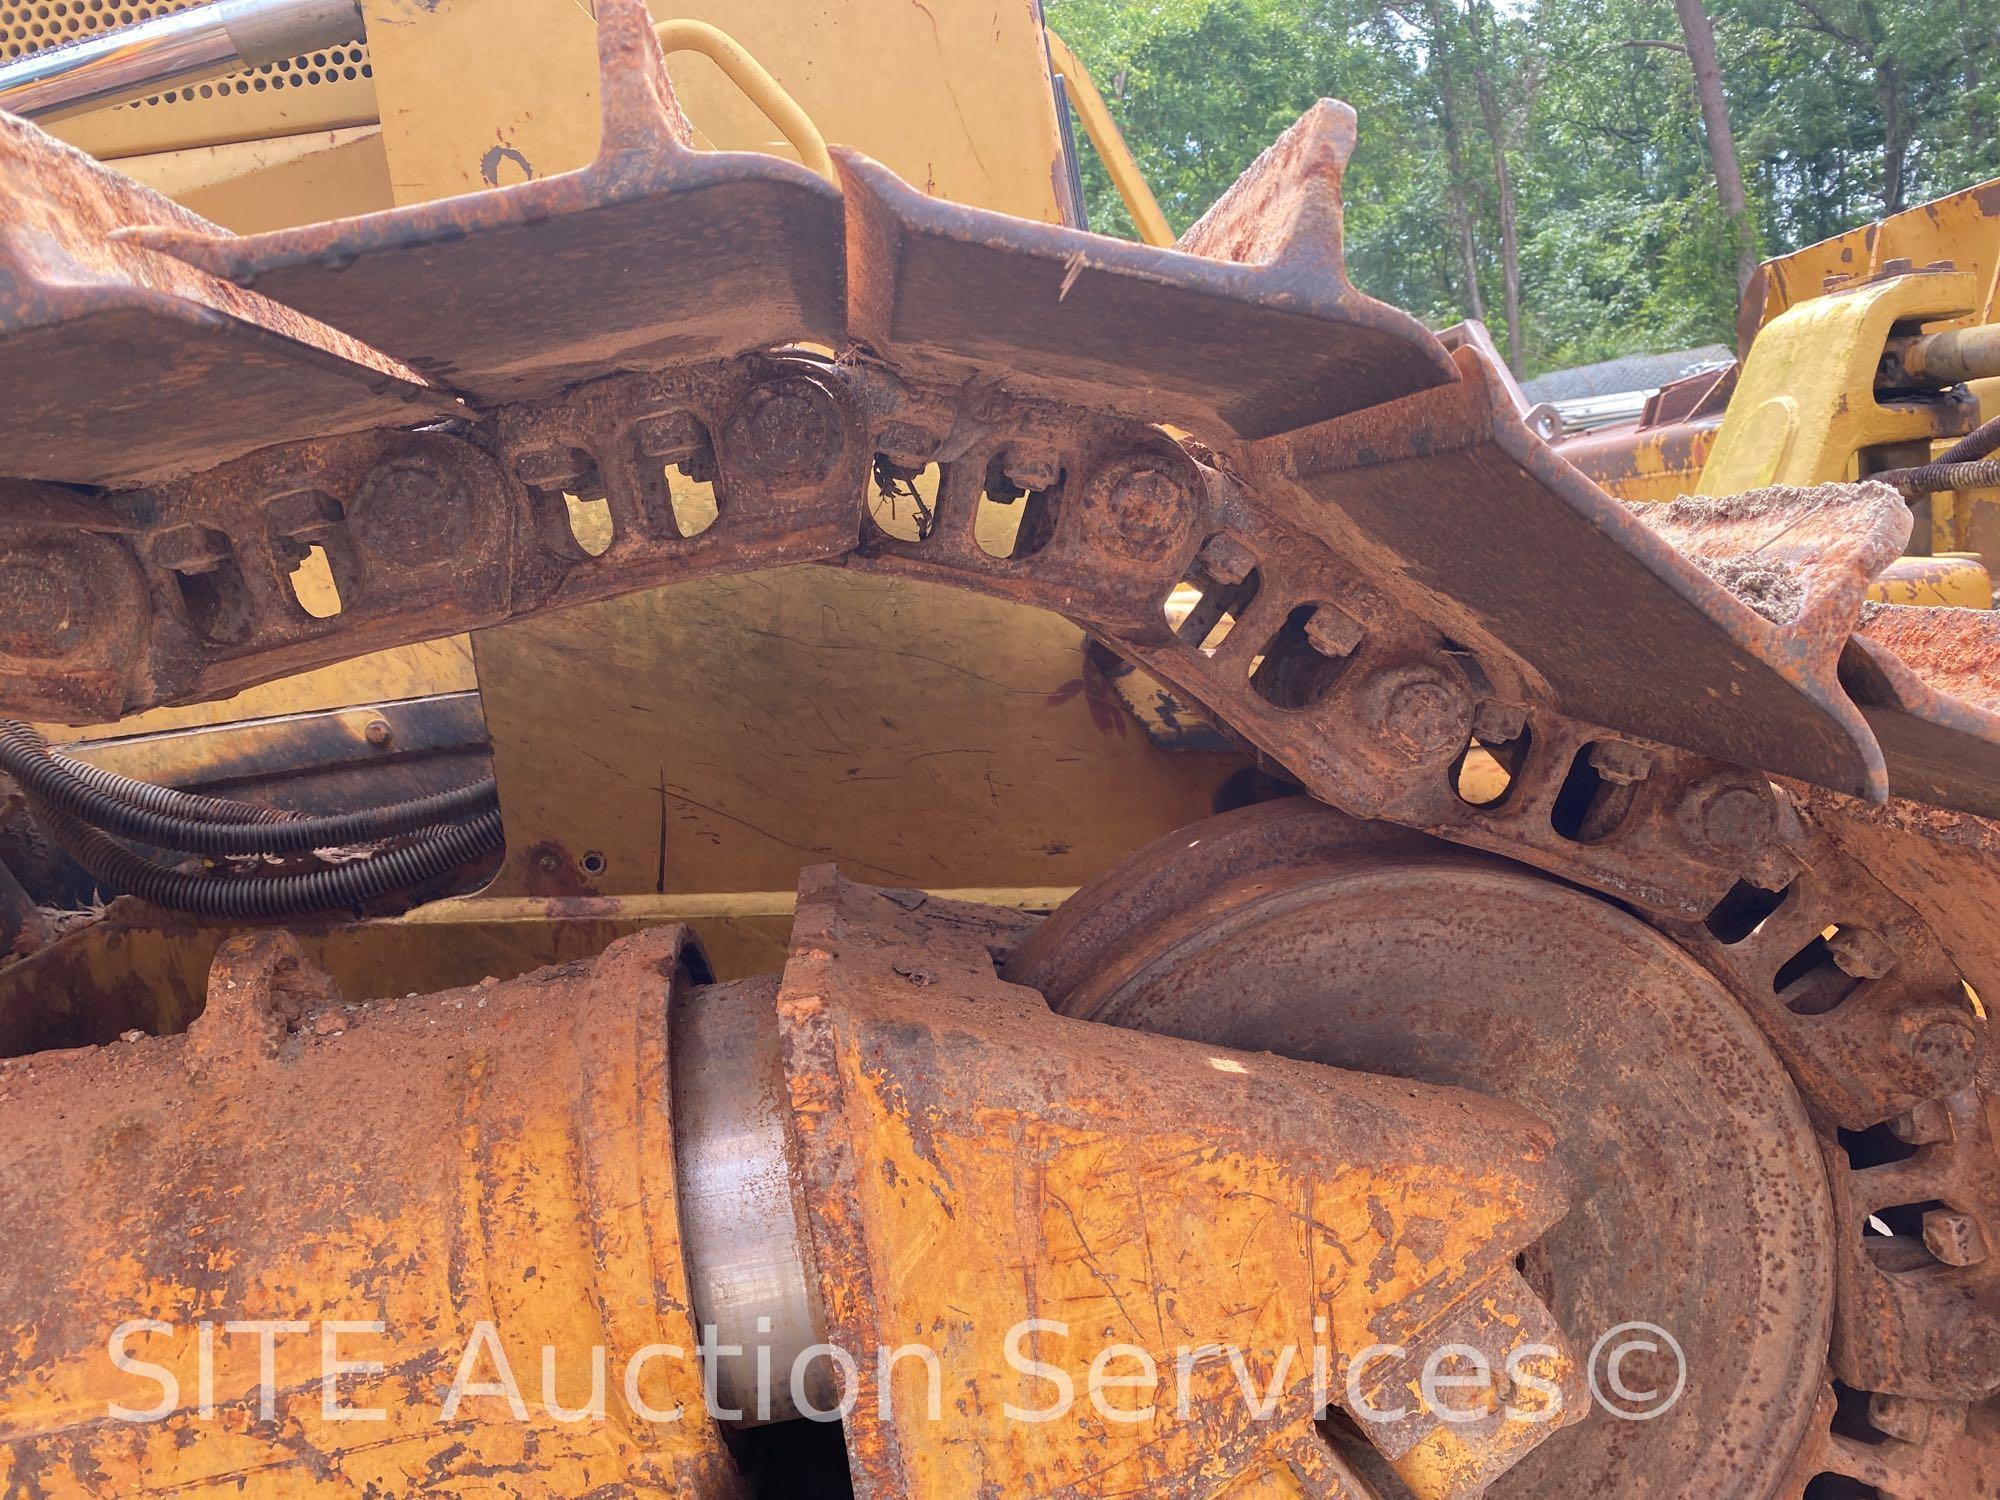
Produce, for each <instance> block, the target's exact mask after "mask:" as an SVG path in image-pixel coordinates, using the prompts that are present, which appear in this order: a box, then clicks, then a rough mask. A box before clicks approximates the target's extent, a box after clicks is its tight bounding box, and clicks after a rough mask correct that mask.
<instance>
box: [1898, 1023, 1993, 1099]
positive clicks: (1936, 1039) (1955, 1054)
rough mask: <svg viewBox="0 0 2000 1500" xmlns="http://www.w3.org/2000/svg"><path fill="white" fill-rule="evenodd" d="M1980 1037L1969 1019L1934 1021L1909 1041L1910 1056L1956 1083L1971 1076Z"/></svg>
mask: <svg viewBox="0 0 2000 1500" xmlns="http://www.w3.org/2000/svg"><path fill="white" fill-rule="evenodd" d="M1978 1050H1979V1037H1978V1035H1977V1034H1976V1033H1975V1032H1974V1031H1973V1029H1972V1026H1971V1024H1970V1023H1969V1022H1966V1021H1961V1020H1948V1021H1933V1022H1931V1024H1930V1025H1928V1026H1926V1027H1925V1028H1924V1029H1923V1030H1922V1031H1920V1032H1918V1033H1917V1038H1916V1040H1915V1041H1914V1042H1912V1043H1911V1044H1910V1056H1911V1057H1912V1058H1913V1059H1914V1060H1915V1061H1916V1062H1917V1064H1918V1065H1919V1066H1920V1067H1922V1068H1924V1069H1925V1070H1926V1071H1928V1072H1929V1073H1931V1074H1932V1075H1934V1076H1935V1077H1937V1078H1940V1079H1943V1080H1945V1081H1946V1082H1947V1083H1949V1084H1950V1085H1952V1086H1954V1087H1955V1086H1957V1085H1958V1084H1959V1083H1962V1082H1963V1081H1965V1080H1966V1079H1967V1078H1969V1077H1971V1075H1972V1061H1973V1054H1974V1053H1976V1052H1977V1051H1978Z"/></svg>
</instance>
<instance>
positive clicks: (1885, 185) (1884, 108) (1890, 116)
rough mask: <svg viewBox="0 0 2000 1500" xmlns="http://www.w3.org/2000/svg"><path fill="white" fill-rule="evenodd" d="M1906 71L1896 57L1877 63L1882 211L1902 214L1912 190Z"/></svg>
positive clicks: (1883, 58) (1876, 85)
mask: <svg viewBox="0 0 2000 1500" xmlns="http://www.w3.org/2000/svg"><path fill="white" fill-rule="evenodd" d="M1902 81H1903V79H1902V72H1901V70H1900V69H1898V68H1897V66H1896V59H1895V58H1893V57H1880V56H1879V54H1878V58H1877V61H1876V63H1875V105H1876V108H1877V109H1879V110H1880V111H1881V112H1882V212H1883V213H1885V214H1893V213H1901V212H1902V211H1903V209H1904V208H1905V207H1906V206H1907V205H1905V203H1904V202H1903V198H1904V195H1905V194H1906V193H1908V191H1909V184H1908V182H1907V181H1906V178H1907V177H1908V167H1909V160H1910V141H1909V126H1908V124H1907V122H1906V121H1905V120H1904V118H1903V89H1902Z"/></svg>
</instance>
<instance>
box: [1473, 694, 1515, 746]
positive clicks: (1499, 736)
mask: <svg viewBox="0 0 2000 1500" xmlns="http://www.w3.org/2000/svg"><path fill="white" fill-rule="evenodd" d="M1527 727H1528V706H1527V705H1526V704H1525V703H1502V702H1501V701H1500V700H1499V699H1497V698H1484V699H1481V700H1480V704H1479V707H1477V708H1475V709H1474V710H1473V711H1472V734H1473V738H1475V739H1477V740H1478V741H1479V742H1480V743H1481V744H1482V745H1505V744H1507V743H1509V742H1510V741H1513V740H1518V739H1519V738H1520V737H1521V735H1522V732H1523V731H1524V730H1526V729H1527Z"/></svg>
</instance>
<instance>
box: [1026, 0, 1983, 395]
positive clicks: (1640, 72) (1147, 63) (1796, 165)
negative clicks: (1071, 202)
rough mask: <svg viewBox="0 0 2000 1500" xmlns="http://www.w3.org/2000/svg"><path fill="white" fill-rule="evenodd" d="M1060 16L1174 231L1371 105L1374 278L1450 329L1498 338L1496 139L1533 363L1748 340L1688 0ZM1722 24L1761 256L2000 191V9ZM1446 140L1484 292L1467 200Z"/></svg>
mask: <svg viewBox="0 0 2000 1500" xmlns="http://www.w3.org/2000/svg"><path fill="white" fill-rule="evenodd" d="M1046 8H1047V13H1048V17H1049V23H1050V24H1051V25H1052V26H1054V27H1055V28H1056V30H1058V31H1060V32H1061V33H1062V34H1063V36H1064V38H1065V39H1066V40H1067V41H1068V42H1069V43H1070V45H1071V46H1072V47H1073V48H1074V49H1075V50H1076V51H1077V53H1078V55H1079V56H1081V57H1082V58H1083V60H1084V62H1085V63H1086V64H1087V65H1088V66H1089V67H1090V69H1091V71H1092V73H1093V74H1094V76H1095V77H1096V79H1097V82H1098V86H1099V87H1100V88H1101V89H1102V90H1103V92H1104V95H1105V97H1106V99H1107V100H1108V101H1109V102H1110V105H1111V109H1112V112H1113V113H1114V114H1115V115H1116V116H1117V117H1118V119H1119V122H1120V125H1121V128H1122V129H1123V130H1124V132H1125V135H1126V139H1127V141H1128V142H1129V144H1130V145H1131V147H1132V150H1133V154H1134V155H1135V156H1136V157H1137V158H1138V161H1139V164H1140V166H1141V167H1142V168H1143V169H1144V171H1145V173H1146V177H1147V180H1148V181H1149V182H1151V183H1152V185H1153V189H1154V192H1155V193H1156V194H1157V195H1158V197H1159V199H1160V204H1161V207H1162V208H1163V209H1165V211H1166V214H1167V217H1168V219H1169V220H1170V221H1171V222H1172V223H1173V225H1174V227H1175V228H1176V229H1184V228H1186V226H1187V225H1188V224H1190V223H1192V222H1193V221H1194V220H1195V219H1196V218H1197V217H1199V216H1200V214H1201V212H1202V210H1204V209H1205V208H1206V207H1207V206H1208V205H1209V204H1210V203H1212V202H1213V201H1214V200H1215V198H1216V197H1217V196H1218V195H1219V194H1220V193H1221V192H1222V191H1223V189H1225V188H1226V187H1228V185H1229V184H1230V183H1231V182H1232V181H1234V180H1235V178H1236V175H1237V174H1238V173H1239V172H1241V171H1242V170H1243V168H1244V167H1245V166H1247V165H1248V164H1249V163H1250V162H1251V161H1252V160H1253V159H1254V158H1255V157H1256V155H1257V153H1258V152H1259V151H1260V150H1262V149H1263V148H1264V147H1265V146H1267V145H1269V144H1270V142H1271V141H1272V139H1273V138H1274V137H1276V136H1277V134H1278V133H1279V132H1280V131H1281V130H1283V129H1284V127H1285V126H1286V125H1288V124H1290V123H1291V121H1292V120H1294V119H1295V118H1297V116H1298V115H1299V114H1300V113H1301V112H1302V111H1303V110H1304V109H1305V108H1306V106H1307V105H1309V104H1310V103H1311V102H1312V101H1313V100H1314V99H1317V98H1320V97H1333V98H1339V99H1344V100H1346V101H1347V102H1348V103H1349V104H1351V105H1353V106H1354V108H1355V109H1356V111H1357V112H1358V113H1359V114H1360V117H1361V140H1360V144H1359V146H1358V147H1357V149H1356V151H1355V155H1354V160H1353V162H1352V164H1351V165H1350V167H1349V170H1348V176H1347V251H1348V263H1349V268H1350V270H1351V272H1352V274H1353V276H1354V280H1355V282H1356V283H1357V284H1358V285H1359V286H1361V287H1362V288H1363V289H1364V290H1366V291H1368V292H1370V293H1372V294H1373V295H1375V296H1377V297H1381V298H1383V299H1384V300H1386V301H1389V302H1393V303H1395V304H1396V305H1397V306H1400V307H1404V308H1407V309H1409V310H1410V311H1412V312H1414V313H1417V314H1418V315H1420V316H1422V317H1424V318H1427V319H1429V320H1431V321H1432V322H1434V323H1439V324H1442V323H1448V322H1452V321H1455V320H1457V319H1458V318H1460V317H1463V316H1466V315H1467V314H1468V313H1469V312H1470V311H1471V310H1472V308H1473V307H1474V306H1478V307H1480V308H1482V309H1483V310H1484V312H1485V315H1486V318H1487V321H1488V322H1489V323H1491V324H1493V325H1494V327H1495V331H1496V335H1497V334H1498V333H1499V332H1500V331H1501V329H1502V327H1503V324H1504V315H1503V311H1502V309H1503V307H1504V299H1503V297H1502V290H1503V281H1502V267H1501V255H1500V245H1501V226H1500V213H1501V194H1500V193H1499V191H1498V182H1497V173H1496V169H1495V162H1496V155H1497V153H1496V151H1495V142H1494V140H1493V128H1494V127H1495V126H1497V128H1498V129H1499V131H1500V133H1501V134H1502V135H1503V136H1504V137H1505V140H1504V141H1503V142H1502V143H1501V144H1502V145H1503V146H1504V148H1505V150H1506V160H1507V162H1508V164H1509V171H1510V173H1511V176H1512V184H1511V186H1512V192H1513V195H1514V198H1515V200H1516V202H1517V210H1516V217H1517V220H1518V224H1519V240H1520V248H1519V261H1520V283H1521V293H1522V313H1521V321H1522V327H1521V329H1520V333H1521V335H1522V345H1523V348H1524V351H1525V359H1524V363H1525V364H1526V366H1527V371H1526V373H1533V372H1534V371H1536V370H1541V369H1550V368H1557V367H1560V366H1563V365H1568V364H1573V363H1577V362H1581V361H1586V360H1593V359H1608V358H1611V357H1614V356H1616V355H1619V354H1626V353H1633V352H1637V351H1641V350H1647V349H1660V348H1678V347H1684V346H1686V345H1689V344H1695V343H1707V342H1733V337H1734V334H1733V323H1734V315H1735V300H1736V288H1735V269H1734V267H1735V241H1734V240H1733V238H1732V235H1731V230H1730V226H1729V224H1728V222H1727V221H1726V219H1725V218H1724V215H1723V213H1722V210H1721V208H1720V206H1719V204H1718V202H1717V199H1716V192H1715V183H1714V177H1713V175H1712V172H1711V169H1710V163H1709V158H1708V155H1707V148H1706V143H1705V137H1704V135H1703V131H1702V123H1701V113H1700V110H1699V108H1698V106H1697V102H1696V98H1695V94H1694V85H1693V79H1692V74H1691V71H1690V69H1689V65H1688V61H1687V58H1686V56H1685V54H1684V52H1683V51H1681V50H1680V49H1679V44H1680V42H1681V32H1680V27H1679V22H1678V20H1677V18H1676V15H1675V11H1674V6H1673V3H1672V0H1501V3H1500V4H1498V5H1497V6H1496V5H1494V4H1493V3H1492V0H1046ZM1708 10H1709V14H1710V16H1711V18H1712V19H1713V21H1714V25H1715V30H1716V35H1717V44H1718V48H1719V51H1720V54H1721V61H1722V67H1723V82H1724V89H1725V92H1726V94H1727V96H1728V102H1729V109H1730V115H1731V119H1732V123H1733V125H1734V129H1735V133H1736V137H1737V147H1738V152H1739V155H1740V156H1741V159H1742V167H1743V174H1744V178H1745V181H1746V185H1747V188H1748V192H1749V196H1750V199H1751V203H1750V208H1751V213H1752V215H1753V216H1754V219H1755V226H1756V230H1757V236H1758V249H1759V252H1760V253H1761V254H1763V255H1775V254H1782V253H1784V252H1785V251H1788V250H1791V249H1795V248H1797V247H1798V246H1800V245H1804V244H1808V243H1810V242H1812V241H1814V240H1817V239H1822V238H1824V237H1826V236H1827V235H1830V234H1835V233H1838V232H1840V231H1842V230H1844V229H1848V228H1851V227H1853V226H1854V225H1856V224H1859V223H1863V222H1865V221H1867V220H1869V219H1873V218H1877V217H1879V216H1880V215H1882V214H1883V213H1885V212H1893V211H1895V210H1896V209H1900V208H1903V207H1907V206H1909V205H1911V204H1914V203H1920V202H1922V201H1924V200H1925V199H1926V198H1930V197H1935V196H1938V195H1939V194H1942V193H1946V192H1950V191H1952V190H1954V189H1956V188H1960V187H1964V186H1966V185H1968V184H1970V183H1973V182H1976V181H1980V180H1983V179H1985V178H1989V177H1993V176H2000V139H1996V131H1995V129H1994V126H1995V122H1996V120H2000V0H1708ZM1482 17H1487V18H1490V21H1489V20H1486V19H1481V18H1482ZM1481 81H1484V82H1486V83H1488V84H1489V85H1490V87H1491V98H1492V101H1493V102H1494V103H1495V105H1496V109H1495V110H1494V111H1492V112H1491V118H1490V120H1489V117H1488V113H1487V112H1483V111H1482V110H1481V109H1480V108H1479V106H1478V103H1477V98H1478V96H1477V92H1476V87H1475V85H1476V83H1477V82H1481ZM1448 124H1455V127H1456V132H1457V134H1458V137H1459V146H1460V159H1461V167H1460V172H1459V176H1458V183H1459V185H1460V188H1461V191H1462V194H1463V196H1464V199H1465V202H1466V212H1467V218H1468V220H1469V222H1470V227H1471V231H1472V241H1473V257H1472V259H1473V262H1474V264H1476V266H1477V268H1478V271H1477V281H1478V286H1477V289H1476V295H1475V293H1474V288H1472V287H1470V286H1469V285H1468V277H1467V274H1466V260H1465V257H1464V256H1463V254H1462V253H1461V252H1460V250H1459V248H1458V246H1459V243H1460V240H1459V236H1458V232H1457V228H1456V221H1455V220H1454V217H1453V213H1452V208H1451V200H1452V187H1453V177H1452V171H1451V166H1450V161H1449V153H1448V151H1447V138H1446V134H1447V126H1448ZM1082 149H1083V151H1084V154H1085V158H1086V159H1085V163H1084V183H1085V192H1086V198H1087V201H1088V203H1089V208H1090V214H1091V222H1092V224H1093V226H1094V227H1096V228H1098V229H1101V230H1104V231H1105V232H1108V233H1113V234H1127V235H1129V234H1130V233H1131V232H1132V229H1131V224H1130V220H1129V218H1128V217H1127V216H1126V214H1125V211H1124V207H1123V205H1122V204H1120V203H1119V201H1118V196H1117V194H1116V192H1115V191H1113V189H1112V187H1111V183H1110V179H1109V177H1108V176H1106V174H1105V173H1104V170H1103V168H1102V166H1101V165H1100V164H1099V163H1098V162H1097V161H1096V160H1095V158H1094V156H1093V155H1092V154H1091V153H1090V150H1089V147H1088V146H1087V145H1084V146H1083V147H1082Z"/></svg>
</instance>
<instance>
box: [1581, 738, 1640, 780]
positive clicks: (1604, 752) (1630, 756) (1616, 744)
mask: <svg viewBox="0 0 2000 1500" xmlns="http://www.w3.org/2000/svg"><path fill="white" fill-rule="evenodd" d="M1590 767H1591V769H1592V770H1593V771H1595V772H1597V774H1598V776H1599V777H1600V778H1602V779H1603V780H1605V781H1608V782H1610V783H1611V784H1612V785H1613V786H1633V785H1635V784H1637V783H1638V782H1641V781H1644V780H1645V779H1646V778H1647V776H1649V775H1651V774H1652V770H1653V752H1652V751H1650V750H1647V749H1644V748H1642V747H1641V746H1638V745H1635V744H1633V743H1632V742H1631V741H1630V740H1599V741H1598V742H1597V743H1596V744H1594V745H1592V746H1591V747H1590Z"/></svg>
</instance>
